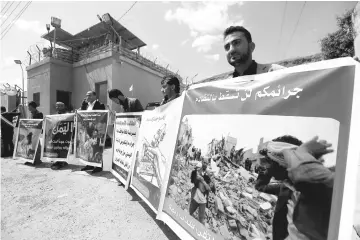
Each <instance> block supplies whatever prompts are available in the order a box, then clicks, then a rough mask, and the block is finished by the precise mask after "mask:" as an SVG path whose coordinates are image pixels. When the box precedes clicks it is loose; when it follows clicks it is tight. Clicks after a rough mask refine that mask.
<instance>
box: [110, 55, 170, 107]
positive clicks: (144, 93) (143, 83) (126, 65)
mask: <svg viewBox="0 0 360 240" xmlns="http://www.w3.org/2000/svg"><path fill="white" fill-rule="evenodd" d="M113 62H114V63H113V83H112V85H113V88H117V89H119V90H121V91H122V92H123V93H124V95H125V96H128V97H132V96H133V97H135V98H138V99H139V100H140V102H141V104H142V105H143V107H144V108H145V107H146V105H147V104H148V103H149V102H160V101H161V100H162V99H163V95H162V93H161V79H162V77H163V75H162V74H160V73H157V72H155V71H153V70H151V69H149V68H147V67H145V66H143V65H140V64H139V63H136V62H134V61H132V60H129V59H125V58H123V57H117V56H114V61H113ZM131 85H133V92H130V91H129V89H130V87H131Z"/></svg>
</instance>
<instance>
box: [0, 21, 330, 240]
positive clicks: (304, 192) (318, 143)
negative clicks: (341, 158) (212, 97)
mask: <svg viewBox="0 0 360 240" xmlns="http://www.w3.org/2000/svg"><path fill="white" fill-rule="evenodd" d="M223 44H224V49H225V54H226V58H227V61H228V63H229V64H230V65H231V66H233V67H234V71H233V72H232V73H231V74H229V75H228V76H226V77H224V79H227V78H235V77H239V76H245V75H254V74H261V73H265V72H271V71H276V70H279V69H283V68H284V67H283V66H280V65H277V64H260V63H257V62H256V61H255V60H254V59H253V56H252V54H253V51H254V49H255V43H254V42H253V39H252V36H251V34H250V32H249V31H248V30H246V29H245V28H244V27H241V26H231V27H229V28H227V29H226V30H225V31H224V35H223ZM161 92H162V93H163V100H162V101H161V104H160V105H165V104H167V103H169V102H170V101H172V100H174V99H176V98H177V97H179V96H180V82H179V79H178V78H177V77H176V76H165V77H164V78H163V79H162V81H161ZM108 96H109V98H110V99H111V100H112V101H113V102H114V103H116V104H119V105H121V106H122V108H123V110H124V112H141V111H144V108H143V106H142V104H141V103H140V101H139V99H136V98H130V97H127V96H125V95H124V94H123V93H122V91H121V90H119V89H112V90H110V91H109V92H108ZM105 109H106V107H105V104H104V103H101V102H100V101H99V100H98V98H97V95H96V93H95V92H94V91H89V92H87V93H86V96H85V98H84V101H83V102H82V103H81V104H80V106H79V110H83V111H92V110H105ZM28 110H29V112H30V113H31V118H33V119H43V117H44V116H43V114H42V113H41V112H40V111H39V110H38V109H37V104H36V103H35V102H33V101H31V102H29V103H28ZM56 110H57V114H64V113H67V112H68V111H67V110H66V106H65V105H64V103H62V102H57V103H56ZM1 116H2V119H1V121H2V125H1V132H2V134H1V137H2V141H3V144H4V149H5V150H4V154H3V155H2V156H11V155H12V152H13V151H14V146H13V143H12V138H13V127H12V126H9V122H11V121H9V119H7V118H8V117H7V116H8V115H7V113H6V109H5V108H4V107H2V108H1ZM330 147H331V144H329V143H327V142H326V141H324V140H319V139H317V138H314V139H312V140H310V141H308V142H305V143H302V142H301V141H299V140H297V139H296V138H294V137H291V136H284V137H280V138H278V139H274V140H273V141H271V142H269V143H268V144H267V145H266V147H265V148H264V149H262V151H261V152H260V154H262V156H263V158H262V159H261V160H260V163H261V164H260V165H261V166H262V168H261V171H258V172H259V175H258V179H257V181H256V183H255V188H256V189H257V190H258V191H262V192H265V193H269V194H273V195H276V196H277V197H278V200H277V203H276V208H275V216H274V218H273V220H272V221H273V240H284V239H287V240H288V239H304V240H307V239H309V240H325V239H327V232H328V227H329V218H330V209H331V199H332V191H333V183H334V172H333V171H330V170H329V169H328V168H326V167H324V165H323V164H322V161H321V158H322V156H323V155H325V154H328V153H330V152H331V151H332V150H331V149H330ZM279 149H280V150H279ZM279 151H280V152H281V154H279ZM230 155H231V159H234V160H235V161H236V159H237V158H238V157H239V156H238V154H237V152H236V151H235V150H234V149H232V150H231V152H230ZM187 159H188V160H189V159H197V160H202V161H201V164H199V166H197V168H196V169H195V170H194V171H193V172H192V174H191V182H192V183H193V184H194V188H193V189H192V191H191V203H190V207H189V212H190V214H191V215H192V214H193V213H194V212H195V211H196V210H197V209H199V220H200V222H202V223H203V222H204V217H205V206H206V203H207V196H208V193H209V191H215V188H214V186H213V185H212V183H211V180H210V179H211V177H210V176H208V172H207V171H206V170H207V166H208V164H209V162H208V160H206V159H204V158H203V157H201V151H199V150H197V149H195V148H190V150H189V152H188V154H187ZM40 163H41V161H40V159H38V160H35V162H34V165H37V164H40ZM66 165H67V163H66V162H55V163H54V164H53V165H52V169H54V170H55V169H60V168H63V167H65V166H66ZM247 168H248V166H247ZM81 170H82V171H87V170H92V172H93V173H96V172H100V171H102V167H93V166H85V167H84V168H82V169H81ZM272 178H275V179H276V180H278V181H279V183H277V184H271V183H270V180H271V179H272Z"/></svg>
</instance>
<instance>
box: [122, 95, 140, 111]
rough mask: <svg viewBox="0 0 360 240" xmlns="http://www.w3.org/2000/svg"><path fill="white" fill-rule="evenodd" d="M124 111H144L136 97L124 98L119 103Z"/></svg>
mask: <svg viewBox="0 0 360 240" xmlns="http://www.w3.org/2000/svg"><path fill="white" fill-rule="evenodd" d="M121 105H122V106H123V108H124V111H125V112H142V111H144V108H143V106H142V105H141V103H140V101H139V99H137V98H126V99H125V101H124V103H122V104H121Z"/></svg>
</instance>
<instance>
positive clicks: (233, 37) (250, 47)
mask: <svg viewBox="0 0 360 240" xmlns="http://www.w3.org/2000/svg"><path fill="white" fill-rule="evenodd" d="M224 49H225V52H226V58H227V61H228V62H229V64H230V65H231V66H233V67H234V72H233V73H231V74H230V75H228V76H227V77H225V78H235V77H239V76H245V75H254V74H261V73H266V72H271V71H275V70H279V69H283V68H285V67H283V66H280V65H277V64H259V63H257V62H256V61H255V60H253V58H252V53H253V51H254V50H255V43H254V42H253V41H252V38H251V34H250V32H249V31H248V30H246V29H245V28H244V27H242V26H231V27H228V28H227V29H226V30H225V31H224Z"/></svg>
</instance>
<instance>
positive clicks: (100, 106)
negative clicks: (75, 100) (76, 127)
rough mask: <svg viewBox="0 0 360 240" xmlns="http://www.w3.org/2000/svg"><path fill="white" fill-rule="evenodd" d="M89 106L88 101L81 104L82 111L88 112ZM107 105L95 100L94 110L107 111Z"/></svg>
mask: <svg viewBox="0 0 360 240" xmlns="http://www.w3.org/2000/svg"><path fill="white" fill-rule="evenodd" d="M88 106H89V104H88V102H86V101H83V102H82V104H81V110H87V108H88ZM105 109H106V108H105V105H104V104H103V103H101V102H100V101H99V100H95V104H94V107H93V109H92V110H105Z"/></svg>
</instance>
